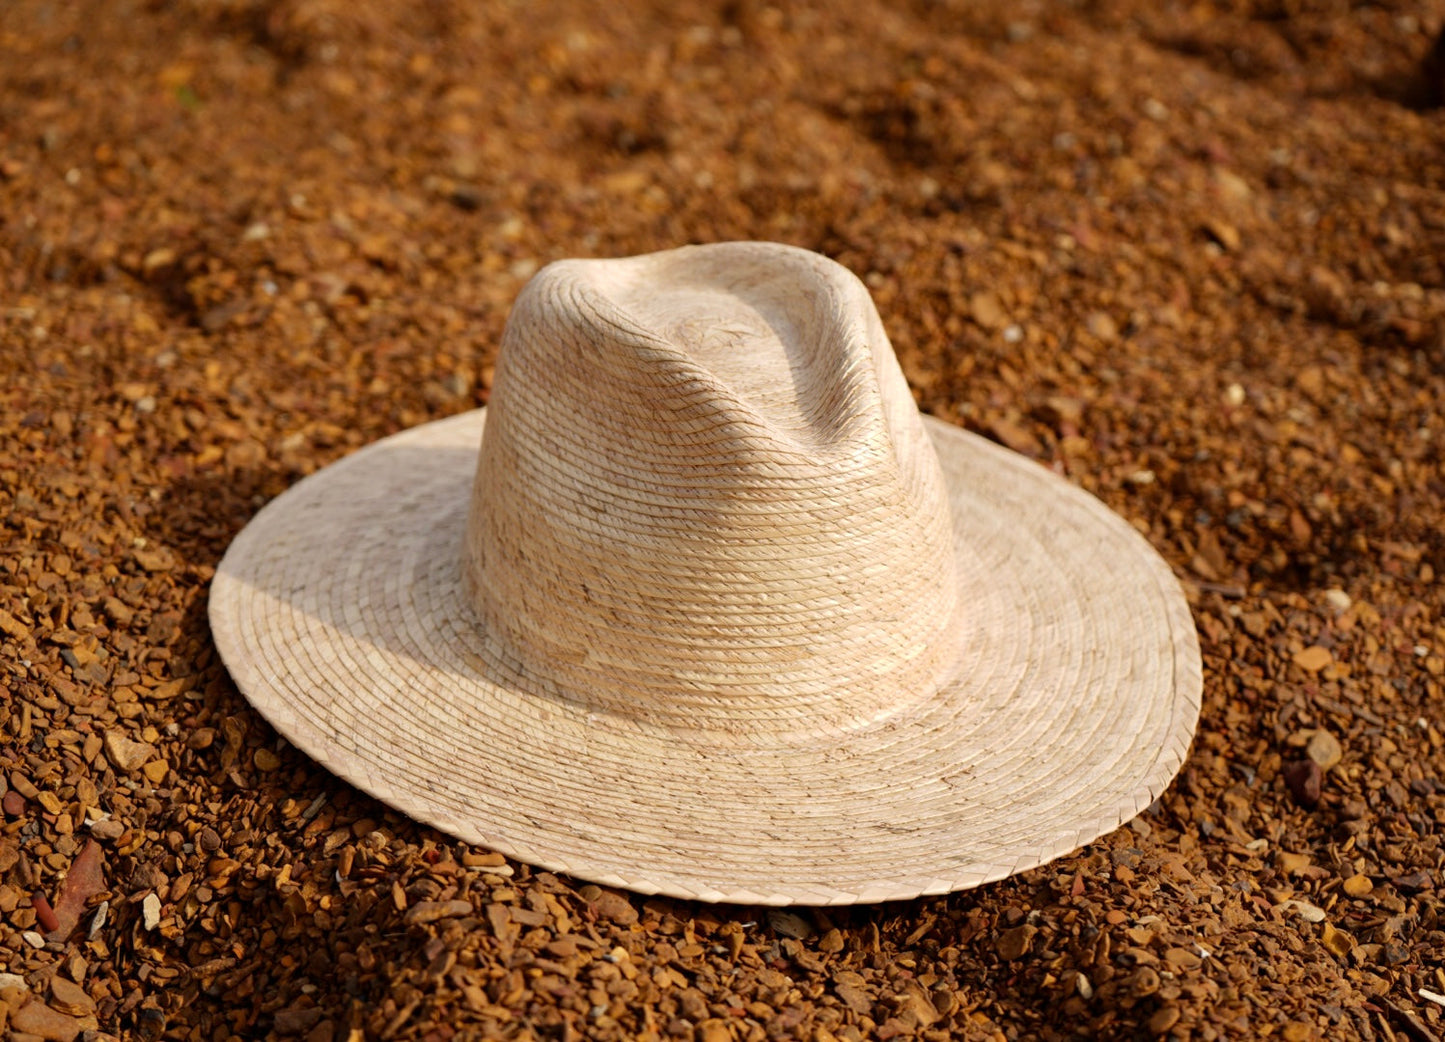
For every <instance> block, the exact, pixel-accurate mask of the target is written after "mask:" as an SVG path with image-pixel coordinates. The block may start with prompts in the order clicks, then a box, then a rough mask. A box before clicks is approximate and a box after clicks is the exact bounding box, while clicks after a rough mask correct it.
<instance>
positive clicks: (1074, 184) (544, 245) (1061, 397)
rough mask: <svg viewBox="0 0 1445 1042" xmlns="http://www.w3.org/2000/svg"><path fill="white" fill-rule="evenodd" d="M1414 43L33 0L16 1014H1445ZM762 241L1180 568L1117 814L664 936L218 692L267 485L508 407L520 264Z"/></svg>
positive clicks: (1155, 1028) (1074, 9)
mask: <svg viewBox="0 0 1445 1042" xmlns="http://www.w3.org/2000/svg"><path fill="white" fill-rule="evenodd" d="M1442 20H1445V8H1442V6H1441V4H1440V3H1439V2H1432V0H1386V2H1382V3H1376V4H1370V5H1360V6H1356V5H1353V4H1350V3H1347V2H1346V0H1216V2H1207V0H1206V2H1201V3H1197V4H1192V5H1188V6H1186V5H1183V4H1169V5H1159V4H1156V3H1152V2H1149V0H1102V2H1097V3H1087V2H1080V3H1073V4H1066V3H1057V4H1045V3H1041V2H1038V0H1011V2H1004V0H980V2H966V0H954V2H944V3H925V2H921V0H919V2H914V3H902V4H885V3H865V2H861V0H860V2H856V3H849V4H822V3H817V4H815V5H814V6H811V7H810V6H804V5H801V4H799V5H784V6H780V7H767V6H763V5H762V4H760V3H755V2H752V0H738V2H733V3H729V4H726V5H710V4H703V3H695V2H691V0H681V2H668V3H653V4H646V3H640V2H632V0H620V2H616V3H609V4H604V5H590V4H584V3H578V2H568V0H550V2H548V0H542V2H536V3H527V4H522V3H496V4H467V3H462V2H459V0H454V2H436V3H414V4H391V3H386V2H383V0H345V2H341V0H276V2H273V0H176V2H174V3H169V4H164V3H159V2H157V3H106V4H102V3H97V2H76V3H44V2H40V0H10V2H8V3H6V4H5V5H4V8H3V15H0V640H3V643H0V691H3V692H4V694H3V696H0V768H3V769H0V793H3V797H4V815H3V818H0V972H3V973H9V974H13V975H15V976H13V977H6V976H0V1021H8V1024H9V1026H10V1028H11V1029H12V1030H14V1031H16V1032H17V1034H16V1035H15V1036H14V1037H17V1038H23V1037H25V1034H24V1033H26V1032H32V1033H34V1032H40V1033H43V1034H49V1035H50V1036H51V1037H68V1036H69V1035H74V1034H75V1033H77V1032H79V1031H81V1030H83V1029H86V1028H96V1027H98V1028H99V1029H100V1030H102V1031H104V1032H106V1033H108V1034H110V1035H115V1036H121V1037H126V1038H137V1039H152V1038H158V1037H166V1038H173V1039H197V1040H200V1039H207V1040H221V1039H226V1038H232V1037H257V1036H259V1035H263V1034H265V1033H267V1032H269V1031H275V1032H276V1033H278V1034H281V1035H296V1036H305V1037H307V1038H309V1039H312V1040H317V1042H320V1040H325V1039H347V1038H352V1039H359V1038H363V1037H366V1038H371V1037H383V1038H386V1037H394V1038H416V1039H447V1038H450V1037H454V1036H455V1037H468V1038H480V1037H495V1036H501V1037H514V1038H544V1037H545V1038H579V1037H597V1038H624V1037H628V1038H631V1037H651V1038H661V1037H670V1038H683V1039H687V1038H693V1039H697V1040H699V1042H722V1040H726V1039H752V1040H755V1039H763V1038H801V1039H810V1040H812V1039H817V1040H826V1039H829V1038H843V1039H856V1038H860V1037H878V1038H889V1037H914V1036H921V1037H924V1038H930V1039H932V1038H945V1037H949V1036H951V1035H956V1036H961V1037H966V1038H977V1039H990V1038H1009V1039H1014V1038H1040V1037H1041V1038H1062V1037H1068V1036H1073V1035H1084V1036H1093V1037H1106V1038H1122V1037H1152V1036H1154V1035H1161V1034H1162V1035H1172V1036H1174V1037H1178V1038H1198V1039H1213V1038H1221V1037H1264V1036H1269V1037H1274V1038H1286V1039H1308V1038H1331V1039H1339V1038H1354V1037H1363V1038H1382V1039H1389V1038H1406V1039H1414V1040H1424V1039H1433V1038H1437V1037H1438V1036H1440V1035H1441V1034H1442V1033H1445V1027H1442V1023H1441V1022H1442V1016H1441V1015H1442V1013H1445V1008H1442V1007H1441V1006H1439V1005H1438V1004H1436V1003H1435V1002H1432V1001H1431V1000H1430V999H1429V998H1428V997H1427V996H1426V995H1425V991H1429V992H1435V993H1445V972H1442V970H1441V969H1440V967H1441V966H1442V965H1445V922H1442V919H1441V915H1442V904H1441V897H1442V891H1441V885H1442V876H1441V867H1442V851H1441V848H1440V837H1441V830H1442V828H1445V739H1442V733H1445V713H1442V702H1441V698H1442V690H1441V683H1442V673H1445V620H1442V617H1441V611H1442V608H1445V595H1442V591H1441V587H1440V584H1439V582H1438V579H1437V576H1438V575H1440V574H1441V573H1442V571H1445V537H1442V534H1441V531H1442V517H1445V474H1442V466H1441V455H1442V445H1445V420H1442V417H1441V408H1440V403H1441V402H1442V401H1445V270H1442V266H1445V111H1442V110H1441V109H1439V108H1433V107H1431V106H1433V105H1438V104H1439V103H1440V102H1441V100H1442V96H1441V95H1442V90H1445V50H1442V49H1441V48H1436V51H1435V57H1434V58H1430V57H1429V54H1430V52H1431V47H1432V40H1433V39H1434V35H1435V34H1436V33H1438V32H1439V31H1440V28H1441V24H1442ZM744 237H746V238H764V239H777V240H782V241H786V242H791V243H796V244H799V245H802V246H806V247H810V248H812V249H816V250H821V251H823V252H824V253H827V254H829V255H830V256H833V257H835V258H836V259H838V260H839V261H841V262H843V263H844V264H846V265H848V266H849V267H851V268H852V269H853V270H855V271H857V272H858V273H859V274H860V275H862V276H863V277H864V278H865V279H866V281H867V283H868V285H869V286H870V287H871V288H872V290H873V292H874V295H875V297H876V300H877V302H878V305H879V308H880V310H881V312H882V314H883V316H884V320H885V322H886V324H887V326H888V328H889V331H890V333H891V335H892V337H893V341H894V344H895V346H896V347H897V349H898V352H899V355H900V357H901V358H902V360H903V363H904V367H905V371H906V372H907V374H908V376H909V379H910V380H911V382H912V383H913V386H914V387H915V389H916V391H917V394H918V398H919V402H920V404H921V405H922V407H923V408H925V409H926V410H928V411H930V412H932V413H933V414H935V415H938V416H941V417H945V418H947V419H950V420H953V421H955V422H958V423H960V424H964V425H967V426H969V427H971V428H973V429H975V430H978V431H981V432H983V433H986V434H988V435H989V436H991V437H994V438H996V439H998V440H1000V441H1002V442H1004V443H1006V444H1008V445H1009V446H1011V447H1013V448H1015V449H1017V450H1019V451H1021V452H1024V453H1026V454H1028V455H1031V456H1034V457H1036V458H1038V459H1039V460H1041V461H1043V462H1044V463H1046V464H1048V465H1050V466H1053V467H1055V468H1056V469H1058V470H1059V471H1060V472H1062V473H1064V474H1066V475H1067V476H1068V477H1069V478H1070V479H1072V480H1074V481H1076V482H1078V483H1079V484H1081V485H1083V486H1084V487H1086V488H1088V489H1090V490H1092V491H1094V492H1095V493H1097V494H1098V495H1099V496H1101V497H1102V498H1103V499H1104V500H1105V501H1106V502H1108V503H1109V504H1110V505H1111V506H1113V507H1114V508H1115V509H1117V510H1118V511H1120V512H1121V513H1123V514H1124V515H1125V516H1126V517H1128V518H1130V519H1131V520H1133V521H1134V522H1135V523H1136V524H1137V525H1138V526H1139V527H1140V529H1141V530H1142V531H1144V532H1145V533H1146V534H1147V535H1148V537H1149V538H1150V539H1151V540H1152V542H1153V543H1154V545H1155V546H1157V547H1158V548H1159V549H1160V551H1161V552H1162V553H1163V554H1164V555H1165V556H1166V557H1167V558H1168V559H1169V560H1170V562H1171V563H1172V564H1173V565H1174V566H1175V568H1176V570H1177V571H1178V573H1179V575H1180V576H1181V578H1182V579H1183V580H1184V582H1185V583H1186V586H1187V589H1188V591H1189V594H1190V597H1191V602H1192V604H1193V606H1194V608H1195V611H1196V617H1197V620H1198V623H1199V629H1200V634H1201V640H1202V643H1203V647H1204V656H1205V673H1206V680H1205V685H1206V686H1205V705H1204V714H1203V719H1202V721H1201V724H1200V733H1199V737H1198V739H1197V741H1196V743H1195V747H1194V752H1193V755H1192V757H1191V760H1190V762H1189V764H1188V766H1187V767H1186V769H1185V771H1184V773H1183V775H1182V777H1181V778H1180V780H1179V781H1178V782H1176V784H1175V785H1174V786H1173V787H1172V788H1171V790H1170V791H1169V792H1168V793H1167V794H1166V795H1165V796H1164V797H1163V798H1162V799H1161V800H1160V801H1159V802H1158V803H1157V804H1156V806H1155V807H1154V808H1152V809H1151V810H1150V811H1149V812H1148V813H1147V814H1145V815H1143V816H1142V817H1141V818H1140V819H1138V820H1137V821H1136V822H1135V823H1134V824H1133V825H1131V826H1130V827H1128V828H1124V829H1121V830H1119V831H1118V832H1117V833H1115V834H1113V835H1111V836H1108V837H1106V838H1105V839H1103V840H1100V841H1099V842H1097V843H1094V844H1092V845H1090V846H1089V847H1088V848H1086V849H1084V850H1083V851H1081V852H1080V853H1079V854H1077V855H1076V856H1073V857H1069V858H1066V859H1063V860H1061V861H1058V862H1056V863H1054V864H1051V865H1049V866H1046V867H1045V868H1042V869H1039V870H1036V871H1033V872H1029V873H1027V874H1026V875H1024V876H1021V877H1018V878H1015V879H1012V880H1010V881H1007V882H1005V883H1002V884H997V885H993V886H989V887H985V888H983V889H981V890H978V891H974V892H969V893H962V894H956V895H953V896H950V897H947V898H939V899H930V900H923V901H918V902H912V903H901V904H894V905H885V906H880V907H872V908H859V909H853V910H845V911H830V912H827V913H823V912H812V911H809V910H806V909H805V910H801V911H800V912H799V913H798V914H797V915H792V914H789V915H776V914H774V915H769V914H767V913H764V912H762V911H759V910H755V909H734V908H726V907H723V908H718V907H706V906H698V905H688V904H683V903H674V902H668V901H655V900H644V899H641V898H636V897H632V896H629V895H619V894H616V893H612V892H607V891H600V890H598V889H597V888H596V887H589V886H586V885H584V884H582V883H580V882H577V881H573V880H568V879H562V878H556V877H553V876H551V875H548V874H545V873H538V872H535V871H533V870H530V869H528V868H527V867H526V866H523V865H519V864H505V863H500V861H499V859H494V858H490V857H488V856H486V855H485V853H484V852H481V851H474V850H471V849H468V848H465V847H462V846H459V845H458V844H456V843H454V842H450V841H448V840H447V839H446V838H445V837H443V836H441V835H439V834H437V833H435V832H433V831H430V830H428V829H425V828H421V827H418V826H415V825H413V824H411V823H409V822H407V821H405V820H403V819H401V818H399V817H397V816H396V815H395V814H392V813H390V812H388V811H387V810H386V809H385V808H383V807H381V806H379V805H378V804H376V803H375V802H373V801H371V800H370V799H368V798H366V797H363V796H361V795H360V794H358V793H356V792H354V791H352V790H349V789H347V788H345V787H344V786H342V785H340V784H339V783H337V782H336V781H334V780H333V779H332V778H331V776H329V775H328V774H326V773H325V772H324V771H322V770H321V769H319V768H318V767H316V766H315V765H313V764H312V763H311V762H309V761H308V760H307V759H306V758H305V757H304V756H302V755H300V754H299V753H297V752H296V751H294V750H292V749H290V748H289V747H287V746H285V744H284V743H282V742H279V741H278V739H277V736H276V735H275V734H274V732H272V731H271V730H269V728H268V727H267V726H266V725H265V724H264V723H263V722H262V721H261V720H260V719H259V718H258V717H257V716H256V715H255V714H254V713H252V712H251V711H250V710H249V709H248V708H247V706H246V704H245V703H244V701H243V700H242V699H241V698H240V697H239V696H238V695H237V693H236V691H235V689H234V687H233V686H232V684H231V683H230V681H229V679H228V678H227V676H226V675H225V673H224V670H223V669H222V668H221V666H220V664H219V662H218V661H217V659H216V656H215V653H214V650H213V647H212V645H211V643H210V639H209V634H208V631H207V627H206V621H205V603H206V587H207V581H208V579H209V578H210V576H211V574H212V570H213V568H214V566H215V564H216V562H217V561H218V560H219V559H220V556H221V554H222V552H223V551H224V549H225V547H226V545H227V542H228V540H229V539H230V538H231V537H232V536H233V535H234V534H235V533H236V532H237V531H238V530H239V528H240V527H241V526H242V525H243V524H244V523H245V521H246V520H247V518H248V517H250V516H251V515H252V514H253V513H254V512H255V510H256V508H257V506H258V505H259V504H260V503H262V502H264V501H266V500H267V499H268V498H270V497H272V496H274V495H276V494H277V493H279V492H280V491H281V490H282V489H284V488H286V487H287V486H288V485H290V484H292V483H294V482H295V481H296V480H297V479H299V478H300V477H301V476H303V475H305V474H307V473H309V472H311V471H313V470H315V469H316V468H317V467H319V466H322V465H324V464H325V463H327V462H329V461H331V460H334V459H336V458H338V457H339V456H341V455H342V454H344V453H345V452H347V451H349V450H350V449H353V448H355V447H356V446H359V445H361V444H364V443H366V442H369V441H371V440H373V439H375V438H377V437H380V436H382V435H384V434H387V433H389V432H392V431H395V430H398V429H400V428H402V427H405V426H408V425H411V424H416V423H420V422H423V421H425V420H429V419H433V418H437V417H440V416H444V415H447V414H450V413H454V412H459V411H461V410H464V409H468V408H472V407H475V406H476V405H478V404H480V403H482V402H485V400H486V396H487V387H488V381H489V376H490V368H489V367H490V365H491V362H492V359H493V357H494V351H495V344H496V341H497V337H498V334H499V332H500V330H501V328H502V324H503V321H504V319H505V317H506V313H507V307H508V304H509V302H510V300H511V299H512V297H513V296H514V295H515V293H516V291H517V289H518V287H519V286H520V285H521V283H522V281H523V280H524V279H525V278H526V277H527V276H528V275H529V274H530V273H531V272H532V271H534V270H535V269H536V268H537V266H538V265H540V264H543V263H545V262H547V261H548V260H550V259H553V258H557V257H563V256H576V255H589V256H598V255H618V254H630V253H637V252H643V251H647V250H652V249H658V248H662V247H666V246H671V245H676V244H680V243H684V242H693V241H714V240H719V239H731V238H744ZM603 404H604V403H599V407H601V406H602V405H603ZM1321 731H1323V732H1326V733H1327V734H1325V735H1321V734H1320V732H1321ZM1331 737H1332V738H1333V739H1335V740H1337V742H1338V744H1339V747H1340V748H1339V750H1335V749H1334V748H1333V746H1332V743H1331V741H1330V738H1331ZM130 743H139V744H130ZM1337 752H1338V753H1339V755H1340V758H1339V759H1338V762H1337V763H1336V762H1334V761H1335V759H1336V753H1337ZM1322 764H1323V765H1326V766H1327V768H1328V769H1325V770H1323V771H1322V770H1321V769H1320V766H1321V765H1322ZM322 797H324V802H322V799H321V798H322ZM1316 797H1317V798H1316ZM98 813H99V814H103V815H104V816H105V820H104V821H102V822H101V823H99V824H97V825H94V826H93V827H87V822H88V821H90V820H92V819H95V818H96V817H97V815H98ZM92 840H93V841H94V845H91V841H92ZM33 895H39V896H38V898H34V897H33ZM436 901H460V902H463V903H464V904H465V906H466V908H465V911H464V913H462V914H457V907H458V906H451V911H450V912H449V913H448V914H447V915H445V916H442V917H440V918H435V919H431V918H430V916H431V915H432V913H434V912H437V911H438V907H437V906H433V905H430V904H427V902H436ZM102 908H103V909H104V913H103V917H102V916H100V915H98V910H100V909H102ZM419 910H420V911H419ZM441 910H442V911H445V910H446V909H441ZM148 915H149V916H150V917H151V919H152V923H151V925H149V926H148V925H147V918H148ZM52 916H54V919H52V918H51V917H52ZM70 924H77V925H76V926H75V928H74V929H73V931H72V932H69V933H68V935H67V927H68V926H69V925H70ZM57 926H58V929H55V928H56V927H57ZM52 929H53V930H54V932H52V933H51V934H50V937H51V938H52V939H51V940H48V941H47V939H46V937H45V936H43V935H44V934H45V932H46V931H47V930H52ZM35 942H39V947H37V946H36V943H35ZM75 982H78V983H79V987H75V986H74V984H75Z"/></svg>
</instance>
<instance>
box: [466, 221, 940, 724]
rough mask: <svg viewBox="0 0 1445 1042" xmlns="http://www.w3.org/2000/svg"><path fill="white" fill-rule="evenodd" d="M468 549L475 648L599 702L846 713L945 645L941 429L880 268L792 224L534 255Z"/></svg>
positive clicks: (793, 716) (748, 717)
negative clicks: (867, 277)
mask: <svg viewBox="0 0 1445 1042" xmlns="http://www.w3.org/2000/svg"><path fill="white" fill-rule="evenodd" d="M463 556H464V568H465V576H466V582H467V589H468V592H469V596H470V598H471V601H472V604H473V606H474V608H475V610H476V612H477V614H478V616H479V618H480V620H481V622H482V632H483V633H485V635H486V636H485V639H484V644H485V646H484V647H483V648H480V649H478V650H479V654H481V655H482V656H483V657H485V658H487V659H488V660H490V661H491V662H492V664H493V665H494V667H500V668H505V669H506V670H507V671H509V672H511V673H513V674H514V675H515V676H516V677H517V678H518V680H519V682H523V683H526V684H527V685H529V686H531V687H533V688H535V689H540V690H541V691H542V692H544V693H548V694H553V695H556V696H557V697H566V698H567V699H569V700H572V701H576V700H578V699H581V700H583V701H585V702H587V703H588V704H589V707H590V708H593V709H596V710H599V711H603V712H610V713H618V714H623V715H630V714H646V715H647V716H648V718H649V719H651V720H653V721H660V720H666V719H669V718H676V720H677V722H678V724H679V726H680V727H682V726H685V727H686V728H687V729H689V730H695V729H698V728H719V729H723V730H743V729H754V728H767V727H768V720H769V719H776V720H777V722H778V724H779V729H780V730H781V729H783V728H784V727H785V728H786V730H787V731H789V732H790V733H793V734H799V733H808V732H817V731H819V730H835V729H846V728H849V727H853V726H857V725H860V724H864V723H868V722H871V721H875V720H878V719H881V718H883V717H886V716H887V715H888V714H890V713H892V712H895V711H897V710H900V709H902V708H904V707H906V706H908V705H910V704H912V703H914V702H916V701H917V700H919V699H920V698H923V697H927V696H928V695H929V694H931V693H932V692H933V691H935V690H936V689H937V687H938V685H939V684H940V683H941V682H943V681H944V680H945V679H946V678H947V677H948V676H949V675H950V674H951V673H952V672H953V670H954V668H955V665H956V664H955V663H954V662H953V660H952V657H951V656H952V654H953V653H954V649H956V648H957V646H958V642H957V641H956V640H950V639H946V638H945V634H946V633H947V632H948V631H949V630H952V629H953V628H954V627H955V625H956V613H957V611H958V604H957V592H956V583H955V580H954V576H953V540H952V534H951V524H950V518H949V508H948V501H947V496H946V492H945V488H944V484H943V480H942V476H941V474H940V471H939V468H938V461H937V459H936V457H935V455H934V450H933V447H932V444H931V442H930V441H929V438H928V436H927V434H926V432H925V431H924V429H923V425H922V423H921V420H920V418H919V415H918V412H917V409H916V407H915V405H914V403H913V399H912V397H911V395H910V393H909V391H908V387H907V384H906V382H905V381H904V378H903V375H902V373H901V372H900V371H899V368H898V364H897V361H896V359H895V358H894V355H893V352H892V349H891V347H890V346H889V343H888V339H887V336H886V334H885V333H884V330H883V327H882V323H881V321H880V320H879V318H878V314H877V311H876V310H875V309H874V307H873V304H872V301H871V299H870V298H869V296H868V293H867V291H866V289H865V288H864V287H863V285H862V284H861V283H860V282H859V281H858V280H857V279H856V278H855V277H854V276H853V275H852V274H851V273H850V272H848V271H847V270H846V269H845V268H843V267H842V266H840V265H838V264H836V263H834V262H832V261H830V260H828V259H826V258H824V257H821V256H819V255H817V254H813V253H810V252H807V251H804V250H799V249H795V248H792V247H785V246H778V245H773V244H761V243H728V244H721V245H715V246H699V247H687V248H684V249H680V250H672V251H668V252H665V253H659V254H651V255H647V256H642V257H634V258H628V259H625V260H587V261H562V262H558V263H554V264H551V265H549V266H548V267H546V268H544V269H543V270H542V271H541V272H539V273H538V274H537V275H536V276H535V277H534V278H533V279H532V281H531V282H530V283H529V284H528V285H527V286H526V287H525V288H524V290H523V292H522V293H521V295H520V296H519V297H518V300H517V302H516V305H515V306H514V308H513V311H512V315H511V318H510V320H509V322H508V325H507V330H506V333H505V335H504V337H503V340H502V347H501V352H500V356H499V358H498V362H497V370H496V378H495V382H494V385H493V389H492V397H491V400H490V402H489V405H488V410H487V420H486V435H485V438H484V440H483V444H482V452H481V457H480V460H479V463H478V468H477V476H476V481H475V485H474V489H473V495H472V502H471V507H470V515H469V520H468V527H467V535H466V539H465V546H464V549H463ZM563 693H565V695H564V694H563Z"/></svg>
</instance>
